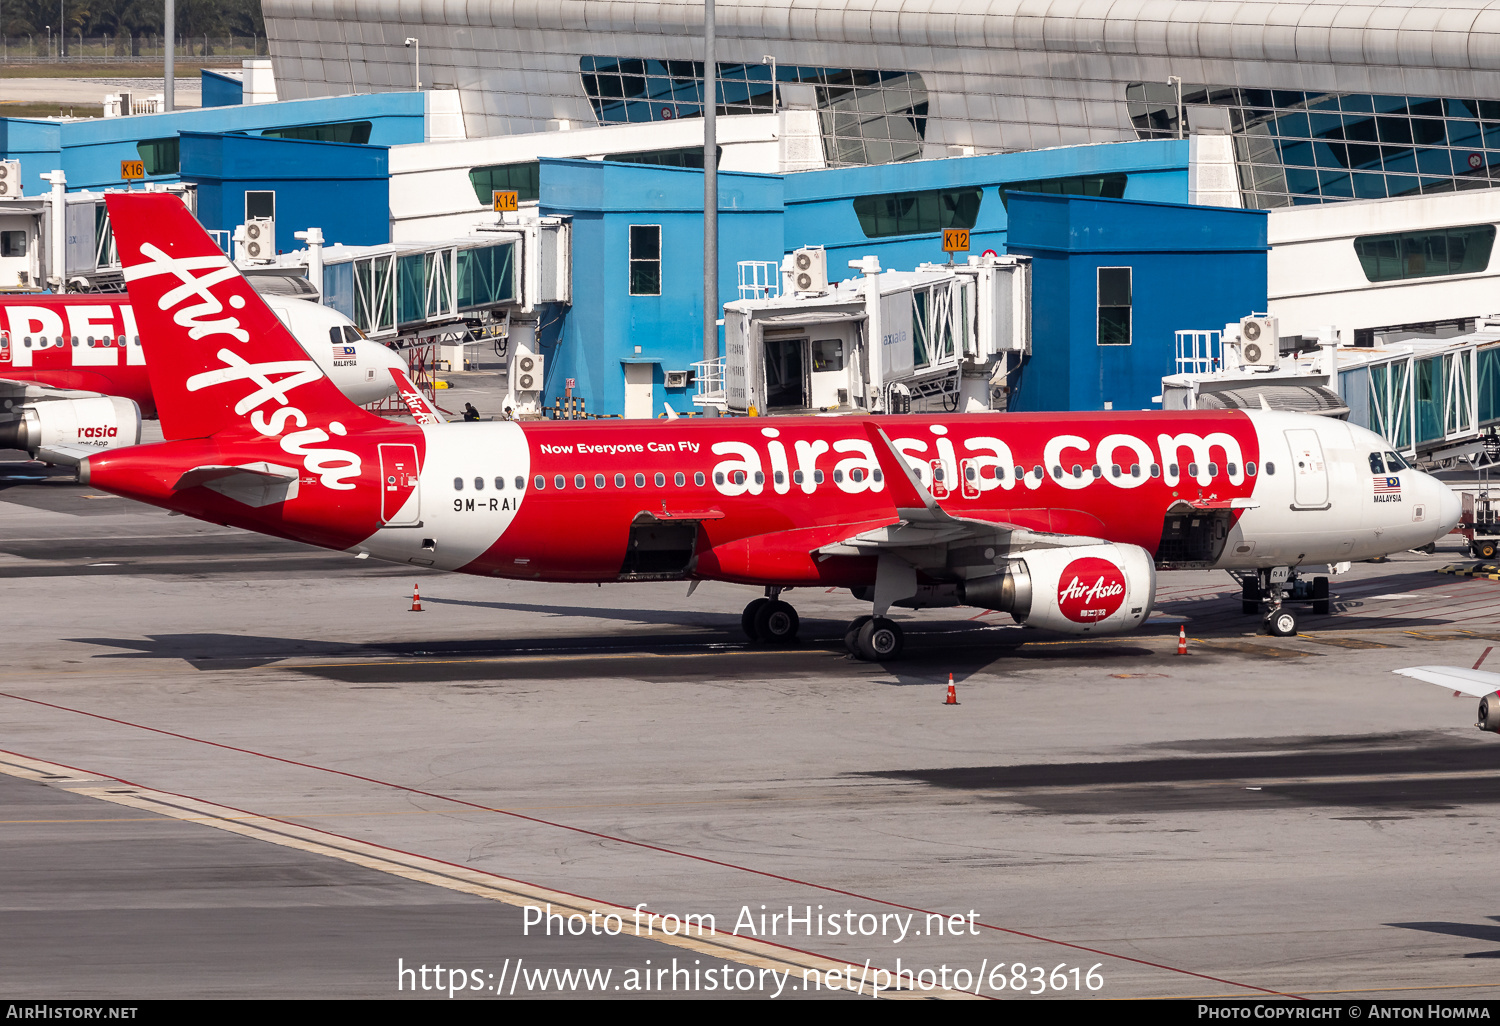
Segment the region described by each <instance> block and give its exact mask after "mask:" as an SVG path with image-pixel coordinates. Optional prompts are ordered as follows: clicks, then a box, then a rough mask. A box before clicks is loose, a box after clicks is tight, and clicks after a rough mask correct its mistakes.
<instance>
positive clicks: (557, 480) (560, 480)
mask: <svg viewBox="0 0 1500 1026" xmlns="http://www.w3.org/2000/svg"><path fill="white" fill-rule="evenodd" d="M552 483H553V484H554V485H556V486H557V487H558V488H566V487H568V479H567V478H565V477H563V476H562V475H561V474H558V475H556V476H555V477H553V478H552Z"/></svg>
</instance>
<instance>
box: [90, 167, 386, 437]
mask: <svg viewBox="0 0 1500 1026" xmlns="http://www.w3.org/2000/svg"><path fill="white" fill-rule="evenodd" d="M105 202H106V203H107V204H108V206H109V219H110V223H111V225H112V227H113V230H114V237H115V244H116V247H117V248H118V250H119V253H120V263H121V265H122V266H123V268H124V271H125V283H126V287H127V289H128V290H129V292H130V303H131V306H132V307H133V308H134V310H135V318H136V324H137V325H138V327H139V328H140V332H141V348H142V349H143V350H144V351H145V355H146V369H147V372H148V373H149V375H150V378H151V391H152V392H153V394H154V395H155V398H156V409H157V412H158V414H159V415H160V417H161V425H162V432H163V434H164V435H165V436H166V438H167V439H168V440H172V439H177V438H204V437H207V436H209V435H212V434H215V433H217V432H219V431H222V430H224V429H226V428H230V427H237V426H248V427H251V428H253V429H255V430H257V431H260V432H261V433H262V434H279V433H280V432H281V431H282V430H283V429H284V428H285V426H286V423H287V421H288V420H292V421H294V422H296V421H297V420H298V419H299V418H300V420H301V422H302V423H301V424H299V425H298V426H304V425H305V423H306V420H307V415H308V414H310V413H313V412H315V411H316V412H319V413H326V412H330V411H336V412H337V413H338V414H339V415H340V416H341V417H342V418H343V419H344V420H345V421H346V422H350V421H356V420H358V419H359V418H360V415H361V411H360V410H359V408H358V407H356V406H354V405H353V404H352V403H350V402H349V400H348V399H347V398H345V397H344V395H343V393H341V392H340V391H339V390H338V389H337V388H336V387H335V386H334V385H333V383H332V382H331V381H329V380H328V378H327V377H326V376H325V375H324V374H323V372H322V370H320V369H319V367H318V365H317V364H316V363H314V362H313V361H312V359H310V358H309V357H308V355H307V353H306V352H305V351H304V350H303V348H302V346H301V345H299V344H298V342H297V340H296V338H295V337H294V336H293V335H292V333H291V332H290V331H288V330H287V329H286V328H285V327H284V326H283V325H282V323H281V322H280V321H279V320H277V319H276V315H275V314H273V313H272V312H271V310H270V308H269V307H267V306H266V304H265V303H263V302H262V301H261V299H260V296H258V295H257V294H256V293H255V290H254V289H252V288H251V287H250V283H249V282H247V281H246V280H245V277H244V275H242V274H240V272H239V269H238V268H236V267H235V266H234V265H233V264H231V263H230V262H229V258H228V257H226V256H225V255H224V254H223V252H222V251H220V249H219V247H218V246H217V245H216V244H215V243H214V241H213V240H212V239H210V238H209V237H208V233H207V232H205V231H204V230H203V227H202V226H201V225H200V224H198V222H197V220H196V219H195V218H194V217H193V215H192V214H191V213H190V212H189V211H188V209H187V207H186V206H184V205H183V203H182V200H180V199H178V198H177V197H176V196H174V195H172V194H170V193H134V194H114V195H111V196H108V197H107V198H106V200H105ZM294 389H295V390H296V392H297V395H296V403H295V405H293V403H292V399H291V397H290V395H289V393H291V392H292V391H293V390H294ZM351 426H352V425H351Z"/></svg>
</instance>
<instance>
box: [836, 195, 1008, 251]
mask: <svg viewBox="0 0 1500 1026" xmlns="http://www.w3.org/2000/svg"><path fill="white" fill-rule="evenodd" d="M983 198H984V190H982V189H980V188H978V187H975V188H971V189H930V190H928V191H926V192H891V193H885V194H883V195H878V196H856V197H855V198H854V216H855V217H857V218H859V227H860V229H861V230H862V231H863V232H864V233H865V238H867V239H880V238H885V237H887V236H891V235H915V234H918V233H922V232H940V231H942V230H943V229H944V228H973V227H974V223H975V222H976V221H978V220H979V204H980V201H981V200H982V199H983Z"/></svg>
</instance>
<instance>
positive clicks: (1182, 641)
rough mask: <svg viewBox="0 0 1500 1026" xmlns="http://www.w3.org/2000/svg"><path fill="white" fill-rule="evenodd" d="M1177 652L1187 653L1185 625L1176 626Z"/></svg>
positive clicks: (1180, 653) (1179, 653)
mask: <svg viewBox="0 0 1500 1026" xmlns="http://www.w3.org/2000/svg"><path fill="white" fill-rule="evenodd" d="M1177 654H1178V655H1187V625H1186V624H1184V625H1182V626H1181V627H1178V628H1177Z"/></svg>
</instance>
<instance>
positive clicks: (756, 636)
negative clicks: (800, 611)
mask: <svg viewBox="0 0 1500 1026" xmlns="http://www.w3.org/2000/svg"><path fill="white" fill-rule="evenodd" d="M780 596H781V589H780V588H767V589H766V595H765V597H764V598H758V599H756V600H755V601H753V602H751V603H750V604H749V605H748V606H746V607H745V611H744V612H743V613H741V614H740V629H742V630H743V631H744V632H745V637H747V638H749V639H750V640H751V641H752V642H756V643H758V644H762V645H776V644H784V643H786V642H789V641H792V640H794V639H795V638H796V637H797V629H798V628H799V627H800V626H801V625H800V623H799V621H798V619H797V611H796V610H795V609H793V608H792V607H791V606H790V605H788V604H787V603H785V602H783V601H781V597H780Z"/></svg>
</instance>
